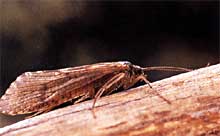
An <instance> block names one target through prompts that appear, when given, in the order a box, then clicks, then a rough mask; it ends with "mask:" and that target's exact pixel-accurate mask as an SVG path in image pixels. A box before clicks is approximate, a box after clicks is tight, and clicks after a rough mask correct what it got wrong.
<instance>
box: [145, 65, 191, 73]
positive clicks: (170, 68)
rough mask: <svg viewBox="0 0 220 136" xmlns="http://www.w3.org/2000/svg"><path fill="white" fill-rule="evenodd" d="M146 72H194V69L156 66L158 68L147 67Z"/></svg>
mask: <svg viewBox="0 0 220 136" xmlns="http://www.w3.org/2000/svg"><path fill="white" fill-rule="evenodd" d="M143 71H144V72H147V71H186V72H189V71H192V69H188V68H182V67H171V66H156V67H145V68H143Z"/></svg>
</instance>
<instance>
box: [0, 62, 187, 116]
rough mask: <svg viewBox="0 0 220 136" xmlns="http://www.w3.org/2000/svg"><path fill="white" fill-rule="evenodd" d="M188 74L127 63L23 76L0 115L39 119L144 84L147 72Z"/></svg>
mask: <svg viewBox="0 0 220 136" xmlns="http://www.w3.org/2000/svg"><path fill="white" fill-rule="evenodd" d="M151 70H166V71H191V70H190V69H186V68H180V67H165V66H162V67H146V68H142V67H139V66H137V65H133V64H131V63H130V62H127V61H120V62H105V63H97V64H91V65H84V66H78V67H71V68H64V69H58V70H45V71H36V72H25V73H23V74H22V75H20V76H19V77H17V79H16V80H15V81H14V82H12V83H11V85H10V86H9V88H8V89H7V90H6V93H5V94H4V95H3V96H2V97H1V99H0V112H1V113H4V114H8V115H18V114H28V113H34V115H38V114H41V113H44V112H48V111H50V110H52V109H54V108H55V107H57V106H59V105H61V104H63V103H66V102H69V101H72V100H74V103H78V102H81V101H84V100H86V99H88V98H94V102H93V106H92V108H94V107H95V103H96V100H98V99H99V98H100V97H101V96H102V95H108V94H110V93H112V92H113V91H115V90H117V89H118V88H119V87H122V88H123V89H128V88H130V87H131V86H133V85H134V84H135V83H137V82H138V81H140V80H143V81H144V82H146V83H147V84H149V81H148V80H147V75H146V72H147V71H151Z"/></svg>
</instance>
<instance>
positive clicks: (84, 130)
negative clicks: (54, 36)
mask: <svg viewBox="0 0 220 136" xmlns="http://www.w3.org/2000/svg"><path fill="white" fill-rule="evenodd" d="M151 85H152V87H153V90H152V89H150V88H149V86H148V85H144V86H141V87H138V88H135V89H130V90H128V91H124V92H120V93H116V94H113V95H109V96H106V97H102V98H101V99H99V100H98V101H97V103H96V106H97V107H96V108H95V110H94V113H95V115H96V118H94V116H93V113H92V111H91V110H90V108H91V106H92V102H93V101H92V100H90V101H86V102H82V103H79V104H76V105H71V106H68V107H65V108H62V109H57V110H54V111H51V112H48V113H45V114H42V115H39V116H36V117H33V118H30V119H26V120H23V121H20V122H18V123H15V124H13V125H10V126H7V127H4V128H2V129H0V135H3V136H9V135H22V136H23V135H24V136H36V135H41V136H48V135H53V136H55V135H60V136H61V135H62V136H63V135H65V136H73V135H80V136H90V135H93V136H106V135H136V136H139V135H148V136H155V135H180V134H181V135H209V134H210V135H211V134H216V135H220V125H219V124H220V64H218V65H214V66H210V67H206V68H202V69H199V70H195V71H192V72H188V73H184V74H180V75H177V76H173V77H171V78H167V79H164V80H160V81H157V82H154V83H152V84H151ZM155 90H156V91H157V92H158V93H159V94H160V95H161V96H163V97H164V98H166V99H168V100H169V101H171V104H168V103H167V102H166V101H164V100H163V99H161V98H160V97H158V95H155V93H154V92H155Z"/></svg>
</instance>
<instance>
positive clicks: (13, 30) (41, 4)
mask: <svg viewBox="0 0 220 136" xmlns="http://www.w3.org/2000/svg"><path fill="white" fill-rule="evenodd" d="M219 6H220V5H219V1H218V0H216V1H203V0H201V1H200V0H199V1H191V0H188V1H182V2H177V1H167V2H164V1H156V2H152V1H147V0H141V1H132V0H121V1H110V0H106V1H104V0H103V1H101V0H99V1H97V0H87V1H86V0H53V1H52V0H41V1H29V0H19V1H18V0H11V1H8V0H1V2H0V96H1V95H3V94H4V92H5V90H6V89H7V88H8V87H9V85H10V83H11V82H12V81H14V80H15V79H16V77H17V76H19V75H20V74H21V73H23V72H26V71H36V70H45V69H58V68H64V67H73V66H79V65H83V64H91V63H97V62H106V61H123V60H126V61H130V62H132V63H133V64H136V65H140V66H143V67H144V66H159V65H169V66H181V67H189V68H200V67H205V66H206V65H207V64H208V63H210V64H211V65H212V64H216V63H219V61H220V55H219V54H220V49H219ZM174 74H175V73H170V72H162V73H161V72H160V73H158V72H156V73H155V72H154V73H149V80H150V81H155V80H159V79H161V78H165V77H167V76H171V75H174ZM22 118H23V117H22V116H17V117H10V116H5V115H1V116H0V127H3V126H4V125H7V124H11V123H13V122H16V121H17V120H20V119H22Z"/></svg>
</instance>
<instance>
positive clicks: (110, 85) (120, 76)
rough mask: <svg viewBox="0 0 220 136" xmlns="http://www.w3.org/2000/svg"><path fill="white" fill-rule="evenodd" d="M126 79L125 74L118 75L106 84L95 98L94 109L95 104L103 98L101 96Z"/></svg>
mask: <svg viewBox="0 0 220 136" xmlns="http://www.w3.org/2000/svg"><path fill="white" fill-rule="evenodd" d="M124 77H125V73H119V74H117V75H115V76H114V77H112V78H111V79H110V80H109V81H108V82H106V83H105V84H104V85H103V86H102V87H101V88H100V89H99V90H98V92H97V93H96V95H95V97H94V101H93V105H92V109H93V108H94V107H95V103H96V101H97V100H98V99H99V98H100V97H101V95H102V94H103V93H104V92H105V91H106V90H108V89H109V88H110V87H112V86H113V85H114V84H116V83H118V82H119V81H121V80H122V79H123V78H124Z"/></svg>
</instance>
